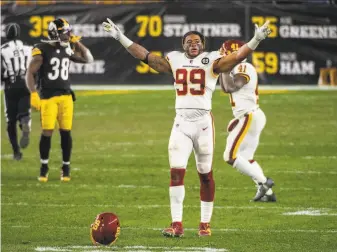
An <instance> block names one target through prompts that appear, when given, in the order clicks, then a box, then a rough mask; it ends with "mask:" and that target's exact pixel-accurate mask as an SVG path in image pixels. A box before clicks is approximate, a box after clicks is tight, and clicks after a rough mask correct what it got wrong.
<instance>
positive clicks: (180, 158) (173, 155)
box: [168, 143, 188, 168]
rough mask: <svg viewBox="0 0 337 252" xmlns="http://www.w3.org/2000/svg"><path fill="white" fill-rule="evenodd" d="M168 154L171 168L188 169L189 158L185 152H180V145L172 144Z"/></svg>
mask: <svg viewBox="0 0 337 252" xmlns="http://www.w3.org/2000/svg"><path fill="white" fill-rule="evenodd" d="M168 152H169V162H170V167H171V168H186V166H187V161H188V157H185V152H184V151H180V150H179V147H178V145H175V144H174V143H172V144H171V143H170V145H169V149H168Z"/></svg>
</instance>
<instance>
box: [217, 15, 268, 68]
mask: <svg viewBox="0 0 337 252" xmlns="http://www.w3.org/2000/svg"><path fill="white" fill-rule="evenodd" d="M268 24H269V21H267V22H266V23H265V24H264V25H262V26H261V27H258V26H257V25H256V24H255V34H254V37H253V38H252V39H251V40H250V41H249V42H248V43H247V44H245V45H243V46H242V47H240V49H239V50H238V51H237V52H235V53H232V54H230V55H228V56H225V57H223V58H221V59H220V60H218V61H217V62H215V63H214V65H213V70H214V72H216V73H226V72H229V71H231V70H232V69H233V67H235V66H236V65H237V64H238V63H240V62H241V61H242V60H244V59H245V58H247V57H248V56H249V54H251V53H252V52H253V51H254V50H255V49H256V48H257V46H258V45H259V43H260V42H261V41H262V40H264V39H265V38H266V37H267V36H268V35H269V34H270V33H271V30H270V29H269V27H268Z"/></svg>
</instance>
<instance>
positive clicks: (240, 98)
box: [219, 40, 276, 202]
mask: <svg viewBox="0 0 337 252" xmlns="http://www.w3.org/2000/svg"><path fill="white" fill-rule="evenodd" d="M243 45H244V42H242V41H239V40H228V41H226V42H225V43H224V44H223V45H222V48H221V49H220V51H221V52H222V53H224V54H226V55H230V54H232V53H235V52H236V51H238V50H239V48H240V47H241V46H243ZM219 82H220V85H221V88H222V89H223V91H224V92H226V93H229V98H230V103H231V106H232V110H233V115H234V119H233V120H231V121H230V122H229V124H228V126H227V131H228V137H227V144H226V150H225V152H224V160H225V161H226V162H227V163H228V164H230V165H231V166H233V167H235V168H236V169H238V170H239V171H240V172H242V173H243V174H245V175H248V176H250V177H251V178H252V179H253V180H254V182H255V183H256V184H257V188H258V189H257V193H256V195H255V197H254V198H253V201H264V202H268V201H269V202H275V201H276V197H275V194H274V193H273V191H272V189H271V188H272V186H273V185H274V181H273V180H272V179H270V178H267V177H265V175H264V173H263V170H262V168H261V167H260V165H259V164H258V163H257V162H256V161H255V160H254V153H255V151H256V149H257V147H258V145H259V138H260V135H261V132H262V130H263V128H264V126H265V124H266V116H265V114H264V113H263V111H262V110H261V109H260V108H259V102H258V101H259V93H258V76H257V72H256V70H255V68H254V66H253V65H252V64H250V63H248V62H246V59H245V60H243V61H242V62H241V63H240V64H238V65H236V66H235V67H234V68H233V70H232V71H231V72H229V73H221V74H220V77H219Z"/></svg>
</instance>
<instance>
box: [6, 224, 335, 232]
mask: <svg viewBox="0 0 337 252" xmlns="http://www.w3.org/2000/svg"><path fill="white" fill-rule="evenodd" d="M48 227H50V228H52V229H74V228H76V229H88V230H89V229H90V227H73V226H72V227H65V226H64V227H62V226H50V225H48ZM12 228H18V227H17V226H16V227H14V226H12ZM29 228H34V227H33V226H29ZM163 228H164V227H156V228H153V227H142V230H152V231H161V230H163ZM121 229H122V230H123V229H125V230H139V228H137V227H123V226H122V227H121ZM184 230H185V231H191V232H195V231H198V230H199V229H198V228H184ZM212 231H214V232H224V233H231V232H252V233H254V232H261V233H263V232H268V233H287V232H295V233H296V232H299V233H337V229H325V230H324V229H321V230H318V229H241V228H212Z"/></svg>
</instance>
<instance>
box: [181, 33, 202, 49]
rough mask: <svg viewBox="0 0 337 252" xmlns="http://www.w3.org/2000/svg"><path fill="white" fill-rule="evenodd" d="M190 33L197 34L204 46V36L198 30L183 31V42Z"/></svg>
mask: <svg viewBox="0 0 337 252" xmlns="http://www.w3.org/2000/svg"><path fill="white" fill-rule="evenodd" d="M191 34H195V35H198V36H199V37H200V39H201V42H202V43H203V45H204V46H205V36H204V35H202V34H201V33H200V32H198V31H189V32H187V33H185V35H184V36H183V44H184V43H185V39H186V38H187V36H189V35H191Z"/></svg>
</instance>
